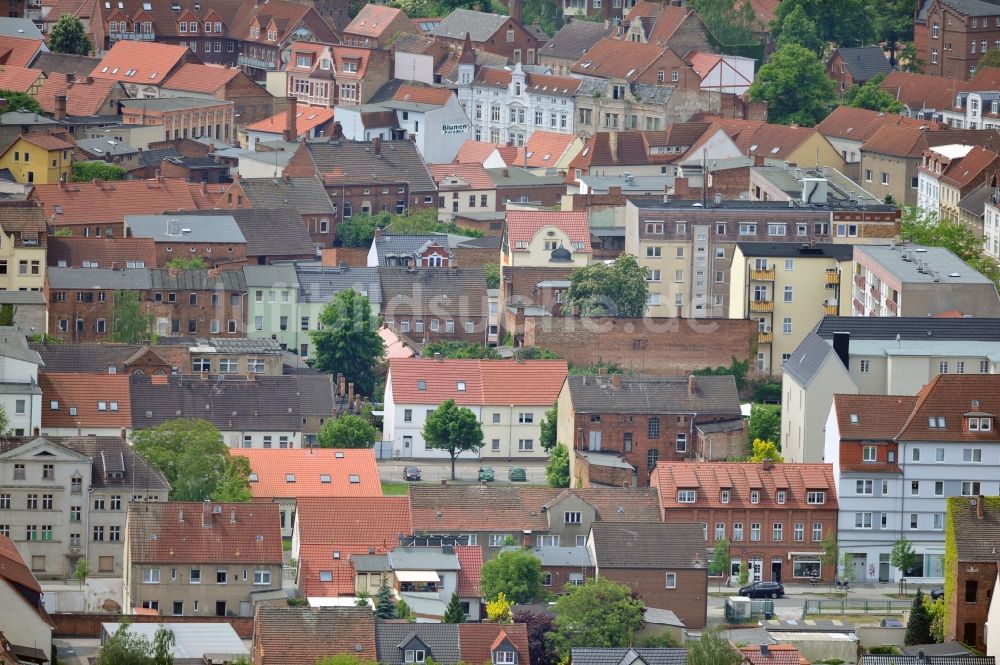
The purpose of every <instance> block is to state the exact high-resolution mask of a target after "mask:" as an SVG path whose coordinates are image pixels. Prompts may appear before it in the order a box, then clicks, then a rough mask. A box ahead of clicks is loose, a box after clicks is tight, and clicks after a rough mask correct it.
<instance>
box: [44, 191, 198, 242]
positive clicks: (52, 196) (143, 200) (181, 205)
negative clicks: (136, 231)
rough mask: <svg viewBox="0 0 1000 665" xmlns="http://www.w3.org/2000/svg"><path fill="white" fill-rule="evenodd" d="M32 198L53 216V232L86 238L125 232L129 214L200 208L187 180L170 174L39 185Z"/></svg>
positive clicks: (46, 214) (47, 215)
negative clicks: (146, 178) (154, 177)
mask: <svg viewBox="0 0 1000 665" xmlns="http://www.w3.org/2000/svg"><path fill="white" fill-rule="evenodd" d="M31 199H32V200H34V201H37V202H38V203H39V204H41V206H42V208H43V209H44V211H45V216H46V218H47V219H50V220H52V221H51V222H50V224H51V226H52V229H51V230H52V232H53V233H54V232H56V231H58V230H59V229H69V230H70V231H71V232H72V233H73V235H82V236H83V237H86V238H90V237H99V236H108V235H112V236H122V235H123V234H124V227H125V216H126V215H142V214H148V215H158V214H161V213H164V212H166V211H168V210H193V209H195V208H196V205H195V203H194V199H193V198H192V197H191V192H190V190H189V188H188V186H187V183H186V182H184V181H183V180H175V179H170V178H156V179H153V180H132V181H121V182H114V183H111V182H102V181H95V182H79V183H58V184H48V185H36V186H35V188H34V189H33V190H32V192H31Z"/></svg>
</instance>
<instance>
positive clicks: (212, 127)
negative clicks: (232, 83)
mask: <svg viewBox="0 0 1000 665" xmlns="http://www.w3.org/2000/svg"><path fill="white" fill-rule="evenodd" d="M121 108H122V122H123V123H124V124H126V125H163V126H164V127H165V128H166V129H165V131H166V137H167V140H170V139H186V138H188V137H190V138H193V139H196V138H201V137H207V138H210V139H212V138H214V139H217V140H219V141H224V142H226V143H233V142H235V140H236V112H235V110H234V109H235V104H234V103H233V102H231V101H229V100H225V99H195V98H193V97H160V98H158V99H129V100H124V101H122V102H121Z"/></svg>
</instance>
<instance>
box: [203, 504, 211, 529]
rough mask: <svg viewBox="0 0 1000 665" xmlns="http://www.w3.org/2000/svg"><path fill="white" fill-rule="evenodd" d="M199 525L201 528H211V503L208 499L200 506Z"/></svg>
mask: <svg viewBox="0 0 1000 665" xmlns="http://www.w3.org/2000/svg"><path fill="white" fill-rule="evenodd" d="M201 525H202V526H203V527H210V526H212V502H211V501H209V500H208V499H205V501H203V502H202V504H201Z"/></svg>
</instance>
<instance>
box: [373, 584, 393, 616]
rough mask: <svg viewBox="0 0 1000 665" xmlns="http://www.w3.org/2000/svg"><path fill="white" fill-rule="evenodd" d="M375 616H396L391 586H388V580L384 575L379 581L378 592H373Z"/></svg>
mask: <svg viewBox="0 0 1000 665" xmlns="http://www.w3.org/2000/svg"><path fill="white" fill-rule="evenodd" d="M375 618H376V619H395V618H396V603H395V601H394V600H393V597H392V588H391V587H390V586H389V582H388V580H387V579H386V577H385V575H383V576H382V579H381V580H380V581H379V585H378V593H377V594H375Z"/></svg>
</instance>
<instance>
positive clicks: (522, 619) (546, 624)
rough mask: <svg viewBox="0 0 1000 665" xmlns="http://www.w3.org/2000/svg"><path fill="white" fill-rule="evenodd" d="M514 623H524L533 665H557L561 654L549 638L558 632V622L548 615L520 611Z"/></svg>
mask: <svg viewBox="0 0 1000 665" xmlns="http://www.w3.org/2000/svg"><path fill="white" fill-rule="evenodd" d="M514 623H523V624H524V625H525V627H526V628H527V630H528V653H529V654H530V655H531V665H557V663H558V662H559V653H558V652H556V650H555V649H554V648H553V647H552V644H551V642H550V641H549V639H548V636H549V635H550V634H551V633H554V632H556V622H555V621H554V620H553V619H552V617H550V616H549V615H548V614H544V613H542V612H532V611H531V610H518V611H517V612H514Z"/></svg>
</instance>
